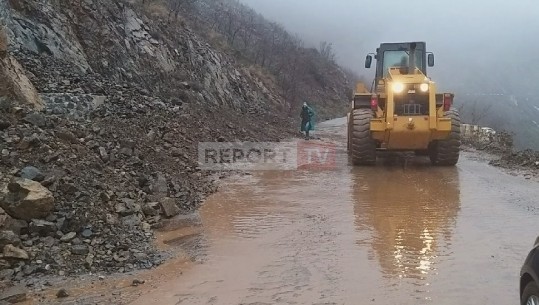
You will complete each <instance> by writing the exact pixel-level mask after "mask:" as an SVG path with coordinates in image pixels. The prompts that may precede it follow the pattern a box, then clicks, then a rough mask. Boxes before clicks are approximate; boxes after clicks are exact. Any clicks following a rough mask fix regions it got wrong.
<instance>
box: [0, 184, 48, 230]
mask: <svg viewBox="0 0 539 305" xmlns="http://www.w3.org/2000/svg"><path fill="white" fill-rule="evenodd" d="M0 207H2V208H3V209H4V210H5V211H6V212H7V213H8V214H9V215H10V216H12V217H14V218H17V219H23V220H26V221H29V220H31V219H42V218H45V217H47V216H48V215H49V214H50V213H51V211H52V209H53V208H54V196H53V194H52V193H51V191H49V190H48V189H47V188H45V187H44V186H42V185H41V184H40V183H39V182H36V181H32V180H29V179H25V178H19V177H17V178H13V179H12V180H11V182H10V183H9V184H8V185H7V187H6V188H5V189H4V190H3V191H2V193H1V195H0Z"/></svg>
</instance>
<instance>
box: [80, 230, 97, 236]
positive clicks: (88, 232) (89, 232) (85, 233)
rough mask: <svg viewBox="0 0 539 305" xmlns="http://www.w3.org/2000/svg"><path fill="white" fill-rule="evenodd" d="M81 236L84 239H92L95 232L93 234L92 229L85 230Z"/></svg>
mask: <svg viewBox="0 0 539 305" xmlns="http://www.w3.org/2000/svg"><path fill="white" fill-rule="evenodd" d="M80 235H81V236H82V237H84V238H90V237H92V235H94V232H92V230H90V229H84V230H83V231H82V233H81V234H80Z"/></svg>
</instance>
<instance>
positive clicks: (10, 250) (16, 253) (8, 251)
mask: <svg viewBox="0 0 539 305" xmlns="http://www.w3.org/2000/svg"><path fill="white" fill-rule="evenodd" d="M4 257H5V258H14V259H22V260H28V259H30V256H28V253H27V252H26V251H24V250H23V249H19V248H17V247H15V246H14V245H6V246H5V247H4Z"/></svg>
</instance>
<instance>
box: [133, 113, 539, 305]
mask: <svg viewBox="0 0 539 305" xmlns="http://www.w3.org/2000/svg"><path fill="white" fill-rule="evenodd" d="M320 128H321V130H320V131H319V132H318V133H319V136H320V137H321V139H322V140H320V141H318V142H324V143H334V144H335V145H337V158H336V160H337V164H336V166H335V168H333V169H326V170H300V171H280V172H268V171H265V172H263V171H260V172H255V173H253V174H252V175H247V176H242V177H235V178H232V179H231V180H230V181H228V182H227V183H226V185H225V186H223V187H222V188H221V191H220V192H219V193H218V194H216V195H214V196H212V197H211V198H209V200H208V201H207V202H206V203H205V204H204V206H203V207H202V208H201V210H200V216H201V220H202V226H201V229H200V230H195V231H193V232H190V233H189V234H183V235H178V236H174V232H168V233H167V234H166V235H165V239H166V240H164V241H163V242H164V243H165V244H172V245H176V246H180V247H184V248H186V249H185V251H186V253H188V255H189V257H191V258H192V261H194V262H189V263H185V264H174V263H172V264H170V265H168V267H166V268H164V269H159V270H161V271H159V270H158V271H155V272H157V274H154V277H153V278H152V279H153V282H152V284H151V285H149V286H145V287H143V288H140V289H142V290H138V294H140V295H141V296H140V297H138V298H136V300H133V302H132V303H129V304H133V305H148V304H163V305H165V304H171V305H172V304H188V305H196V304H222V305H236V304H242V305H247V304H249V305H255V304H256V305H263V304H320V305H321V304H328V305H329V304H403V305H404V304H406V305H408V304H438V305H440V304H489V303H492V304H499V305H510V304H518V275H519V269H520V267H521V264H522V262H523V260H524V258H525V256H526V254H527V251H528V250H529V249H530V247H531V245H532V243H533V241H534V239H535V237H536V236H537V235H538V234H539V222H538V221H537V220H538V214H539V209H538V207H539V189H538V187H537V186H538V185H537V183H536V182H533V181H529V180H526V179H524V178H522V177H518V176H513V175H510V174H507V173H505V172H503V171H501V170H498V169H496V168H493V167H490V166H488V165H487V164H486V163H485V162H484V161H481V160H478V159H477V158H476V156H475V155H473V154H471V153H464V154H463V156H462V158H461V160H460V163H459V164H458V166H457V167H455V168H438V167H431V166H430V164H429V163H428V161H427V160H425V159H422V158H413V159H411V160H410V161H409V162H407V164H406V166H404V163H403V162H402V160H400V159H399V158H396V161H395V160H393V161H392V162H389V163H388V162H383V161H382V162H381V164H380V165H378V166H377V167H373V168H358V167H353V166H350V164H349V161H348V157H347V155H346V147H345V139H344V134H345V133H344V121H343V120H335V121H330V122H326V123H324V124H322V125H321V126H320ZM389 160H390V159H389ZM180 270H181V272H180ZM155 272H154V273H155Z"/></svg>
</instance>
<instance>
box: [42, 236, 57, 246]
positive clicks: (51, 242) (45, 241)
mask: <svg viewBox="0 0 539 305" xmlns="http://www.w3.org/2000/svg"><path fill="white" fill-rule="evenodd" d="M55 243H56V239H55V238H54V237H52V236H47V237H45V238H43V245H44V246H45V247H47V248H50V247H52V246H54V244H55Z"/></svg>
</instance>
